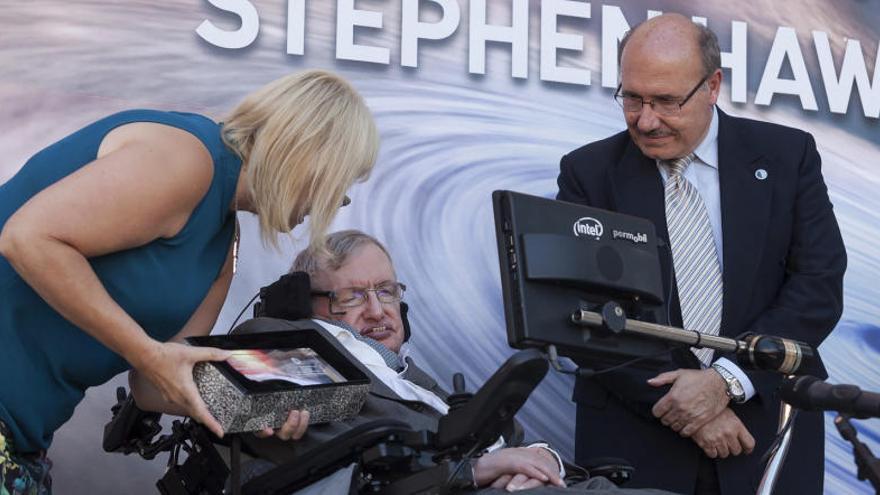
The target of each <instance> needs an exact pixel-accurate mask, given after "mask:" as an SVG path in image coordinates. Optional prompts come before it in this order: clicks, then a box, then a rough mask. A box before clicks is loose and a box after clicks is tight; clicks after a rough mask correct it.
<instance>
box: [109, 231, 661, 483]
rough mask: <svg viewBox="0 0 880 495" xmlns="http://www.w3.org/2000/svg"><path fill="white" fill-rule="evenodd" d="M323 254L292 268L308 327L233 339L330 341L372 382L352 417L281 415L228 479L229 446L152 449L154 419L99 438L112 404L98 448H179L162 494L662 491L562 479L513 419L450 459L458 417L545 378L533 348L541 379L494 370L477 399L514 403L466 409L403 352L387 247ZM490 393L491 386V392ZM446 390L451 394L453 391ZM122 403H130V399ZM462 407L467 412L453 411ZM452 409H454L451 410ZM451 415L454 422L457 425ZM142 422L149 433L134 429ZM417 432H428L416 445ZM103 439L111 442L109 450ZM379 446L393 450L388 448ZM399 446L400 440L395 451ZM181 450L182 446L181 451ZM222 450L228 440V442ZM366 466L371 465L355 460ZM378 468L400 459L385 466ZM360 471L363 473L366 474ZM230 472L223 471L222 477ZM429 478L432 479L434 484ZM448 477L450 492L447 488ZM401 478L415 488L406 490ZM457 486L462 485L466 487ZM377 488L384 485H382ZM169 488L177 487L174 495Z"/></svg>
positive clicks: (360, 239)
mask: <svg viewBox="0 0 880 495" xmlns="http://www.w3.org/2000/svg"><path fill="white" fill-rule="evenodd" d="M325 248H326V251H325V252H324V253H314V252H311V251H303V252H302V253H300V254H299V255H298V256H297V258H296V260H295V262H294V265H293V268H292V271H293V272H305V273H307V274H308V275H309V277H310V278H311V287H312V289H311V301H310V302H311V309H312V312H313V316H314V318H315V319H314V320H295V321H288V320H279V319H272V318H256V319H254V320H250V321H247V322H245V323H243V324H241V325H239V326H238V327H237V328H236V330H235V333H259V332H270V331H283V330H291V329H306V328H312V329H320V330H321V331H322V332H324V333H325V334H328V336H329V339H330V340H334V341H336V343H338V344H339V346H340V347H342V348H344V349H345V350H346V351H348V353H349V354H351V355H352V356H353V357H354V358H355V359H356V360H358V361H360V363H361V364H362V365H363V367H364V368H365V369H366V370H367V371H368V372H369V374H370V375H371V385H370V391H369V394H368V395H367V398H366V401H365V403H364V405H363V407H362V409H361V410H360V412H359V413H358V415H357V416H356V417H355V418H353V419H351V420H347V421H331V422H329V423H321V424H315V425H311V426H310V425H309V412H308V411H291V412H290V414H289V416H288V419H287V421H286V422H285V423H284V425H282V426H281V427H280V428H279V429H278V430H277V431H272V430H269V429H267V430H264V431H261V432H256V433H254V434H245V435H240V436H237V437H238V438H239V439H240V441H241V442H242V443H243V445H242V450H243V451H244V452H245V454H246V455H245V456H244V457H245V459H244V461H243V462H241V463H240V465H241V472H240V473H236V472H235V469H236V468H237V466H239V459H238V457H239V456H238V454H237V449H236V448H233V450H232V460H231V461H228V460H223V459H221V458H220V456H218V455H217V454H216V451H215V450H214V448H213V444H214V442H217V439H216V438H213V437H211V436H210V435H209V434H207V433H206V430H204V429H202V428H201V427H199V426H197V425H194V424H192V423H191V422H190V423H180V422H176V424H175V427H174V433H172V435H166V436H165V437H162V438H160V439H159V440H158V441H156V442H154V443H150V442H149V440H143V439H144V438H146V437H152V436H154V435H155V434H156V433H157V432H158V429H159V428H158V426H157V425H156V421H155V420H156V419H157V417H158V414H156V415H155V417H153V418H151V419H150V420H148V421H146V422H141V423H142V424H141V425H140V426H136V427H133V428H132V427H131V426H126V427H125V428H122V429H124V430H126V435H129V436H135V437H137V436H139V437H140V439H139V440H137V441H132V440H130V439H126V440H125V442H127V444H126V445H125V446H121V442H120V440H119V438H118V437H119V435H115V434H114V435H108V431H111V430H113V428H112V426H114V423H119V421H117V420H119V419H121V418H119V417H120V416H123V415H122V414H118V412H119V407H121V406H122V404H124V401H122V402H120V406H118V407H117V408H114V412H115V413H117V414H116V416H115V417H114V421H112V422H111V423H110V424H108V426H107V429H105V450H108V451H123V452H125V453H130V452H134V451H137V452H138V453H140V455H142V456H143V457H145V458H152V456H155V455H156V454H157V453H158V452H160V451H165V450H169V447H170V446H173V448H172V452H173V454H172V459H173V460H174V462H173V463H172V464H176V459H177V452H178V451H179V450H180V449H179V447H178V445H184V450H187V452H188V453H189V454H190V458H189V459H188V460H187V462H185V463H184V464H183V465H181V466H174V465H172V467H171V468H170V469H169V472H168V473H167V474H166V477H165V478H163V480H160V482H159V483H158V485H159V488H160V491H161V492H162V493H163V494H172V493H173V494H177V493H181V494H188V493H199V494H202V493H204V494H212V495H213V494H215V493H217V494H219V493H221V490H222V486H223V484H225V485H226V489H225V491H222V493H236V491H237V488H239V487H241V488H242V489H243V493H284V494H287V493H291V492H293V491H295V490H297V489H303V490H302V493H332V494H336V493H339V494H342V493H357V492H358V491H360V492H361V493H376V490H377V489H376V486H377V485H376V483H375V482H373V483H372V484H370V479H369V478H371V477H379V476H382V473H381V472H376V473H372V472H370V468H371V467H372V468H376V466H378V467H379V468H381V469H379V471H382V470H384V471H385V473H386V475H387V474H388V473H389V472H390V476H388V478H389V479H391V480H393V483H392V486H391V489H388V490H384V489H382V488H379V489H378V490H379V492H381V493H385V492H389V493H423V491H422V487H424V486H425V483H426V482H430V481H436V480H438V479H439V484H440V485H443V487H442V489H441V490H438V491H436V492H435V491H433V490H432V491H428V492H424V493H456V492H459V491H462V490H465V491H470V490H474V489H476V490H479V491H480V492H481V493H491V492H493V491H497V492H499V493H500V492H505V491H514V490H528V492H529V493H538V494H539V493H545V492H546V493H557V492H560V493H603V494H604V493H608V494H630V493H631V494H665V493H668V492H662V491H659V490H626V489H620V488H617V487H616V485H615V484H613V483H612V482H611V481H609V480H608V479H607V478H604V477H589V475H586V476H585V471H584V470H583V469H581V468H578V467H577V466H567V467H568V472H567V470H566V466H563V463H562V460H561V459H560V457H559V456H558V455H557V454H556V452H555V451H553V450H552V449H551V448H550V447H549V446H548V445H547V444H546V443H541V442H537V443H531V444H525V445H521V444H520V440H521V436H522V435H521V429H520V428H519V426H518V425H516V424H515V422H513V421H492V423H497V424H499V426H497V427H496V426H495V425H492V426H487V427H486V428H484V430H485V431H488V432H489V434H490V435H491V439H489V440H488V441H486V440H485V439H483V440H481V442H482V443H481V444H480V445H481V449H480V451H478V452H471V451H469V452H467V453H464V452H461V451H459V452H457V453H456V452H453V455H451V456H450V455H449V452H450V451H455V448H457V447H458V444H463V443H461V442H460V441H461V439H462V438H464V437H465V436H466V435H464V434H465V433H467V434H468V435H470V436H474V435H473V434H471V432H470V430H473V429H474V427H473V425H474V424H476V423H474V422H468V421H467V420H466V419H468V418H464V419H465V421H461V420H462V419H463V418H462V416H471V415H473V416H480V414H472V412H473V411H474V410H475V408H477V407H479V408H481V409H486V410H488V409H492V408H495V409H498V410H504V409H505V408H507V409H512V411H508V412H504V413H503V414H502V415H506V416H505V417H510V416H512V414H513V413H515V411H516V410H518V408H519V406H521V405H522V403H523V402H524V401H525V399H526V398H527V396H528V393H530V392H531V390H532V389H533V388H534V386H535V385H537V383H538V382H539V381H540V379H541V378H542V377H543V376H544V373H546V369H547V365H546V361H545V360H544V359H543V358H537V356H539V354H540V353H538V352H537V351H534V350H532V351H531V352H532V354H529V355H530V356H531V361H532V362H531V363H530V364H535V363H534V362H535V361H538V362H540V364H541V365H542V366H543V368H541V369H540V373H538V372H536V371H534V370H531V371H528V372H527V373H520V374H518V375H517V374H516V373H514V374H507V375H505V374H503V373H502V371H504V369H505V367H506V366H507V363H506V364H505V366H503V367H502V369H500V370H499V372H498V373H496V375H494V376H493V377H492V378H490V380H489V381H488V382H487V384H486V385H485V386H484V389H489V390H485V392H490V393H489V394H483V395H484V396H485V395H489V396H492V395H499V396H502V397H503V396H504V395H505V394H507V395H510V396H517V395H519V396H518V397H517V398H516V399H514V400H511V401H509V403H507V404H505V403H504V402H503V401H504V399H499V400H497V401H491V402H492V403H491V404H489V403H488V402H486V401H475V402H474V401H472V402H474V403H472V404H466V403H467V401H468V399H467V396H469V395H470V394H464V393H463V390H456V393H454V394H452V395H451V396H450V395H449V394H448V393H447V392H446V391H445V390H443V388H442V387H440V386H439V385H438V384H437V381H436V380H434V379H433V378H432V377H431V376H429V375H428V374H427V373H426V372H424V371H423V370H421V369H419V368H418V367H417V366H416V364H415V363H414V362H413V360H412V358H411V357H409V356H408V355H407V354H408V353H407V347H408V344H406V341H407V340H408V338H409V326H408V323H407V320H406V305H405V304H403V303H402V302H401V298H402V296H403V292H404V290H405V287H404V285H403V284H401V283H399V282H398V281H397V277H396V274H395V271H394V267H393V265H392V261H391V257H390V255H389V254H388V251H387V250H386V249H385V247H384V246H382V244H381V243H379V242H378V241H377V240H376V239H374V238H373V237H371V236H369V235H367V234H364V233H362V232H358V231H341V232H337V233H334V234H331V235H329V236H328V237H327V241H326V245H325ZM297 311H299V310H297ZM300 312H301V311H300ZM294 313H296V311H294ZM269 316H272V315H269ZM334 345H335V344H334ZM523 352H525V351H523ZM510 361H511V360H509V361H508V362H510ZM519 364H529V363H522V362H520V363H519ZM521 368H522V367H521ZM533 368H534V367H533ZM518 371H524V370H523V369H520V370H518ZM525 375H534V376H535V378H534V379H530V380H531V382H532V383H531V384H530V387H526V388H525V389H522V388H520V389H519V390H514V389H513V388H510V387H508V388H506V389H505V388H504V387H503V386H499V385H507V383H506V382H515V381H516V379H518V378H522V377H523V376H525ZM526 381H529V380H526ZM492 385H495V387H494V388H492V387H491V386H492ZM456 388H457V389H458V388H459V387H458V385H456ZM461 388H463V387H461ZM481 392H484V390H481ZM479 395H480V394H479V393H478V394H477V396H475V397H474V400H476V399H477V398H478V396H479ZM483 398H485V397H483ZM128 402H129V404H130V405H132V406H133V403H132V402H131V401H130V400H129V401H128ZM462 403H465V405H464V406H462ZM510 404H515V405H514V406H510ZM468 407H470V409H468ZM458 408H461V410H456V409H458ZM480 412H482V410H481V411H480ZM456 413H462V414H458V415H457V416H456ZM464 413H467V414H464ZM141 414H143V413H141ZM486 418H489V416H486ZM126 421H128V420H126ZM128 422H129V423H131V421H128ZM501 423H504V424H505V425H507V428H505V430H506V431H504V432H503V435H501V436H498V431H500V430H501V428H500V424H501ZM143 424H148V426H147V427H144V426H143ZM376 425H378V427H377V426H376ZM116 426H118V425H116ZM444 428H445V429H444ZM117 429H119V428H117ZM145 430H149V431H145ZM466 430H467V431H466ZM132 432H133V433H132ZM425 432H428V433H427V434H426V435H422V436H420V434H423V433H425ZM371 435H372V436H371ZM479 435H483V436H484V437H486V434H485V432H482V433H479V434H477V435H476V436H479ZM110 436H113V437H116V438H114V439H112V441H108V438H109V437H110ZM233 438H235V436H233ZM389 438H391V439H392V441H391V442H388V441H387V440H388V439H389ZM401 438H408V439H409V440H407V441H403V442H401V441H399V440H400V439H401ZM450 439H451V440H450ZM413 440H415V442H414V441H413ZM395 441H396V443H395ZM493 441H494V444H493V443H492V442H493ZM187 442H188V443H190V444H191V446H189V447H187V446H186V444H187ZM224 442H226V443H228V442H229V439H228V437H227V438H226V439H224ZM382 442H385V443H382ZM374 444H379V445H378V446H377V447H374V448H373V450H366V449H367V447H370V446H371V445H374ZM401 444H402V445H403V446H401ZM417 444H422V446H423V447H426V448H425V449H423V450H425V451H427V452H428V454H427V455H424V453H423V452H421V450H422V449H420V448H419V447H416V448H415V450H413V448H412V445H417ZM438 446H439V447H441V448H445V449H446V450H445V451H444V452H445V453H444V454H443V455H445V456H446V457H445V458H450V457H451V459H452V462H450V463H449V465H450V466H451V467H450V468H448V469H447V470H446V471H441V470H439V469H436V468H439V467H442V466H441V461H442V459H441V458H443V459H445V458H444V457H443V455H437V449H438ZM483 446H485V447H486V448H482V447H483ZM395 449H396V450H395ZM432 449H433V450H432ZM221 450H224V449H221ZM145 453H146V455H145ZM389 453H390V454H389ZM361 454H362V455H361ZM368 457H370V459H371V460H372V462H365V459H366V458H368ZM370 459H366V460H370ZM388 459H398V460H397V461H395V462H393V463H392V462H389V461H388ZM399 459H403V461H400V460H399ZM325 461H326V462H325ZM227 463H228V464H229V466H227ZM359 463H360V464H367V467H364V466H362V465H359ZM229 468H232V469H233V474H232V476H231V477H229ZM431 468H435V469H433V472H435V474H433V475H432V476H433V477H429V476H427V475H425V476H422V479H416V478H415V477H413V478H407V479H405V480H404V482H403V483H401V482H398V480H400V479H402V478H404V477H405V476H407V475H409V474H410V473H419V472H420V473H422V474H425V473H429V472H430V471H431ZM396 471H402V473H397V472H396ZM436 473H440V475H439V478H438V475H437V474H436ZM627 473H628V472H626V471H624V472H623V474H627ZM567 474H569V475H574V476H569V478H568V481H570V484H569V485H568V486H567V485H566V475H567ZM447 475H448V476H447ZM227 477H229V478H230V479H227ZM453 478H456V481H457V483H458V484H454V483H451V480H452V479H453ZM585 478H586V479H585ZM410 479H413V480H414V481H413V482H411V483H409V484H406V482H409V481H410ZM193 480H198V481H197V482H195V481H193ZM462 480H463V481H464V482H466V483H467V487H466V488H465V487H464V485H463V484H462ZM374 481H375V480H374ZM394 483H396V484H394ZM381 486H384V487H387V486H388V484H385V485H381ZM175 487H181V488H180V489H179V490H178V488H175ZM291 487H294V488H291ZM303 487H305V488H303ZM401 487H403V488H401ZM413 487H419V488H418V489H415V488H413ZM297 493H301V492H299V491H298V492H297Z"/></svg>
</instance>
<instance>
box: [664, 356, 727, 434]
mask: <svg viewBox="0 0 880 495" xmlns="http://www.w3.org/2000/svg"><path fill="white" fill-rule="evenodd" d="M670 383H671V384H672V388H671V389H670V390H669V392H666V395H664V396H663V397H661V398H660V400H658V401H657V403H656V404H654V408H653V409H651V412H652V413H653V414H654V416H655V417H657V418H660V422H661V423H663V424H664V425H666V426H668V427H670V428H672V429H673V430H675V431H677V432H678V433H679V434H681V436H683V437H689V436H691V435H693V434H694V433H695V432H696V431H697V430H699V429H700V428H702V427H703V425H705V424H706V423H708V422H709V421H710V420H711V419H713V418H714V417H715V416H717V415H718V414H719V413H720V412H721V411H722V410H724V408H726V407H727V404H728V403H729V402H730V399H729V398H728V397H727V384H726V383H725V382H724V379H723V378H721V375H719V374H718V372H717V371H715V370H713V369H712V368H707V369H705V370H684V369H679V370H675V371H667V372H666V373H660V374H659V375H657V376H655V377H654V378H651V379H650V380H648V384H650V385H651V386H654V387H660V386H663V385H668V384H670Z"/></svg>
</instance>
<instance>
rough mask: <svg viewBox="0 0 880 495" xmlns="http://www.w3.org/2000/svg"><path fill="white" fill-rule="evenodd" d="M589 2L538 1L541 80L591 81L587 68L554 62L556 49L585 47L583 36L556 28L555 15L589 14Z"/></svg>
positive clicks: (573, 82)
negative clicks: (539, 10) (539, 12)
mask: <svg viewBox="0 0 880 495" xmlns="http://www.w3.org/2000/svg"><path fill="white" fill-rule="evenodd" d="M590 14H591V12H590V4H589V3H584V2H572V1H569V0H543V1H542V2H541V76H540V77H541V80H542V81H554V82H561V83H568V84H580V85H583V86H589V85H590V77H591V76H590V71H589V70H586V69H578V68H575V67H559V66H558V65H556V62H557V60H556V55H557V50H559V49H560V48H564V49H567V50H577V51H579V52H582V51H584V37H583V36H581V35H579V34H564V33H560V32H558V31H557V30H556V27H557V26H556V20H557V17H558V16H566V17H580V18H582V19H589V18H590Z"/></svg>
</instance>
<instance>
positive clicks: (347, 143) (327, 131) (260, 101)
mask: <svg viewBox="0 0 880 495" xmlns="http://www.w3.org/2000/svg"><path fill="white" fill-rule="evenodd" d="M223 140H224V142H225V143H226V144H227V146H229V147H230V148H232V149H233V150H234V151H235V152H236V153H237V154H238V155H239V156H240V157H241V159H242V166H243V167H246V169H245V173H246V175H247V178H248V186H249V188H250V191H249V192H250V195H251V198H252V201H253V206H254V209H255V210H256V212H257V214H258V215H259V218H260V234H261V236H262V238H263V241H264V242H267V243H269V244H271V245H273V246H274V245H277V241H276V237H275V233H277V232H289V231H290V230H291V229H292V228H293V227H294V226H295V225H296V223H299V222H301V221H302V219H303V217H305V215H309V234H310V237H311V239H310V245H311V246H313V247H316V248H318V246H323V245H324V235H325V233H326V231H327V229H328V227H329V225H330V222H332V221H333V218H334V216H335V215H336V211H337V210H338V209H339V207H340V206H341V205H342V201H343V199H344V198H345V191H346V190H347V189H348V188H349V187H350V186H351V184H352V183H353V182H355V181H363V180H366V179H367V177H368V176H369V174H370V170H372V168H373V164H374V163H375V161H376V156H377V155H378V150H379V133H378V131H377V130H376V124H375V123H374V122H373V117H372V115H371V114H370V111H369V109H368V108H367V106H366V104H365V103H364V100H363V99H362V98H361V96H360V95H359V94H358V93H357V91H355V89H354V88H353V87H352V86H351V85H350V84H349V83H348V82H346V81H345V80H344V79H342V78H341V77H339V76H337V75H335V74H333V73H331V72H327V71H323V70H309V71H305V72H301V73H298V74H292V75H289V76H286V77H282V78H281V79H278V80H276V81H273V82H271V83H269V84H268V85H266V86H264V87H263V88H261V89H259V90H257V91H255V92H253V93H251V94H250V95H248V96H247V97H245V99H244V100H243V101H242V102H241V103H240V104H239V105H238V107H236V108H235V110H233V111H232V114H231V115H229V116H228V118H227V119H226V120H225V121H224V124H223ZM292 220H293V221H294V222H296V223H292ZM318 249H320V248H318Z"/></svg>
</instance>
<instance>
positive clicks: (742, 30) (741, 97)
mask: <svg viewBox="0 0 880 495" xmlns="http://www.w3.org/2000/svg"><path fill="white" fill-rule="evenodd" d="M748 29H749V27H748V25H747V24H746V23H744V22H739V21H733V22H731V23H730V51H729V52H721V67H724V68H727V69H730V101H732V102H734V103H745V102H746V97H747V95H748V79H747V76H748V70H749V64H748V60H747V59H746V54H747V48H748V46H747V45H748Z"/></svg>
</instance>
